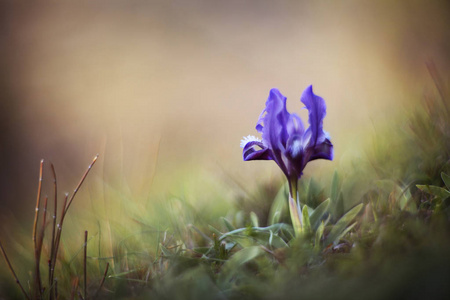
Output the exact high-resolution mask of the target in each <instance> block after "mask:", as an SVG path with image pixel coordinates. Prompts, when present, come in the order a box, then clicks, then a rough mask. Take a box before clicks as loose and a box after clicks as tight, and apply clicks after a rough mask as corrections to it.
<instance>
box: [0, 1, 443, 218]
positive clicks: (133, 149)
mask: <svg viewBox="0 0 450 300" xmlns="http://www.w3.org/2000/svg"><path fill="white" fill-rule="evenodd" d="M449 12H450V5H449V2H448V1H376V2H374V1H345V2H338V1H314V2H312V1H276V2H275V1H206V0H196V1H181V0H179V1H156V0H155V1H95V3H93V2H88V1H81V2H80V1H77V3H52V4H43V3H39V4H29V3H27V4H20V3H12V2H11V3H9V2H7V1H4V2H2V3H1V4H0V22H1V25H0V43H1V45H0V63H1V67H0V140H1V143H0V205H1V209H0V218H1V219H0V223H1V224H2V225H4V224H5V223H6V222H8V220H11V218H15V219H18V220H22V219H24V220H25V219H26V220H32V218H33V214H34V203H35V198H36V196H35V194H36V191H37V185H38V174H39V162H40V160H41V159H42V158H43V159H44V160H45V161H46V162H52V163H53V164H54V165H55V168H56V172H57V176H58V182H59V192H60V193H61V194H60V195H59V196H60V197H61V196H62V195H63V193H64V192H72V191H73V188H74V187H75V186H76V184H77V183H78V180H79V178H80V177H81V175H82V174H83V172H84V170H85V169H86V168H87V166H88V165H89V163H90V162H91V160H92V158H93V157H94V156H95V154H97V153H99V154H100V158H99V161H98V162H97V163H96V165H95V167H94V169H93V171H92V173H91V174H90V177H89V178H88V180H87V183H86V184H87V187H83V188H84V189H82V191H81V192H80V193H81V195H80V198H86V197H88V198H89V197H90V198H91V200H95V201H96V198H102V199H101V202H102V203H104V204H105V205H108V194H107V192H105V190H106V188H105V187H110V188H112V189H113V190H115V191H119V192H118V193H123V192H124V191H126V192H127V195H128V196H129V197H128V198H129V199H130V201H133V199H134V197H136V199H138V198H143V199H145V201H151V199H152V197H158V195H163V196H164V195H190V196H191V197H193V198H196V197H203V198H208V195H205V191H207V189H205V188H206V187H209V188H212V189H215V188H219V187H217V186H220V188H221V189H222V190H223V192H230V190H233V189H234V187H235V186H234V185H233V183H230V182H239V183H240V185H241V186H244V187H246V188H248V189H251V188H252V186H254V185H255V184H258V183H260V182H261V181H267V180H269V181H270V180H271V178H278V177H279V176H280V175H281V174H280V173H281V172H280V171H279V170H278V169H277V167H276V165H275V164H274V163H273V162H266V163H262V162H245V163H244V162H243V161H242V149H241V148H240V147H239V143H240V139H241V138H242V137H243V136H246V135H248V134H254V135H256V130H255V125H256V121H257V119H258V116H259V114H260V112H261V110H262V109H263V108H264V103H265V101H266V98H267V96H268V93H269V90H270V89H271V88H272V87H277V88H279V89H280V90H281V92H282V93H283V94H284V95H285V96H287V97H288V109H289V110H290V111H297V112H299V113H300V114H301V116H302V117H303V120H304V121H305V122H307V114H306V111H301V107H302V105H301V103H300V102H299V98H300V95H301V93H302V91H303V90H304V89H305V88H306V87H307V86H308V85H310V84H313V87H314V91H315V93H316V94H318V95H320V96H322V97H323V98H325V100H326V103H327V109H328V110H327V117H326V118H325V123H324V128H325V130H326V131H328V132H329V133H330V136H331V137H332V141H333V144H334V146H335V160H334V161H333V162H328V161H315V162H314V163H311V164H309V165H308V167H307V168H306V170H305V171H306V175H305V176H308V175H310V174H317V173H332V172H333V171H334V170H335V169H339V165H340V164H341V162H342V160H344V159H347V160H351V159H352V157H353V156H354V155H355V153H354V151H355V149H358V145H359V144H360V143H361V142H362V141H364V140H365V138H366V137H367V136H369V135H373V134H374V133H375V134H376V131H377V128H378V126H383V125H382V124H383V123H384V122H385V121H386V120H389V119H390V118H394V117H396V116H398V115H401V114H402V113H405V112H406V111H408V109H410V108H412V107H414V106H415V105H416V104H417V103H418V101H420V99H421V97H422V95H423V94H424V93H427V92H428V90H432V89H433V88H434V87H433V83H432V80H431V77H430V76H429V73H428V71H427V68H426V63H427V62H433V63H434V64H435V65H436V66H437V68H438V70H440V72H441V74H442V75H443V78H444V79H445V80H447V82H448V70H449V67H450V59H449V53H450V31H449V30H448V28H450V27H449V26H450V13H449ZM395 129H396V130H397V128H395ZM44 178H45V179H44V184H46V190H44V194H45V193H48V194H50V195H51V188H50V187H51V176H50V169H49V168H48V165H46V167H45V169H44ZM92 190H95V191H96V192H95V193H93V192H92ZM90 191H91V192H90ZM77 201H78V200H77ZM80 201H83V200H80ZM98 201H100V199H98ZM211 201H215V200H211Z"/></svg>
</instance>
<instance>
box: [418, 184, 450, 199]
mask: <svg viewBox="0 0 450 300" xmlns="http://www.w3.org/2000/svg"><path fill="white" fill-rule="evenodd" d="M416 186H417V188H418V189H420V190H421V191H423V192H426V193H428V194H430V195H434V196H437V197H440V198H441V199H446V198H447V197H450V192H449V191H447V190H446V189H444V188H441V187H438V186H434V185H421V184H417V185H416Z"/></svg>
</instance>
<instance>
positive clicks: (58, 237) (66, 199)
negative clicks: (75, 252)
mask: <svg viewBox="0 0 450 300" xmlns="http://www.w3.org/2000/svg"><path fill="white" fill-rule="evenodd" d="M97 158H98V154H97V155H96V156H95V157H94V159H93V160H92V162H91V164H90V165H89V167H88V169H87V170H86V172H85V173H84V174H83V176H82V177H81V180H80V182H79V183H78V185H77V187H76V188H75V190H74V192H73V194H72V197H70V200H69V194H68V193H66V195H65V197H64V203H63V206H62V209H61V219H60V221H59V223H58V224H57V225H56V227H57V232H56V236H55V242H54V252H53V256H52V258H51V262H50V263H51V267H52V271H51V281H52V282H53V278H54V274H55V264H56V258H57V256H58V250H59V244H60V241H61V233H62V226H63V223H64V218H65V216H66V213H67V211H68V209H69V206H70V204H71V203H72V201H73V199H74V198H75V195H76V193H77V192H78V190H79V189H80V187H81V185H82V184H83V182H84V180H85V179H86V176H87V175H88V174H89V171H90V170H91V168H92V166H93V165H94V163H95V162H96V161H97ZM55 177H56V176H55ZM55 181H56V180H55Z"/></svg>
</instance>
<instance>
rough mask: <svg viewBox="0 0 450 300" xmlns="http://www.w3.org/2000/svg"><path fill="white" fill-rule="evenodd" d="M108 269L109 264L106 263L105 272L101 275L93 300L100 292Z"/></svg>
mask: <svg viewBox="0 0 450 300" xmlns="http://www.w3.org/2000/svg"><path fill="white" fill-rule="evenodd" d="M108 269H109V262H107V263H106V268H105V272H104V273H103V278H102V281H101V282H100V285H99V287H98V289H97V291H96V292H95V294H94V299H95V298H97V295H98V293H100V290H101V289H102V287H103V284H104V283H105V280H106V275H108Z"/></svg>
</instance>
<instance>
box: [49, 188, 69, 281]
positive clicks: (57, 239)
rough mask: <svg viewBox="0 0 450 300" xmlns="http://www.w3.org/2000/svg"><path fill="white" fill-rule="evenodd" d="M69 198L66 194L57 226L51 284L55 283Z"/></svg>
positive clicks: (51, 260) (51, 263)
mask: <svg viewBox="0 0 450 300" xmlns="http://www.w3.org/2000/svg"><path fill="white" fill-rule="evenodd" d="M68 198H69V194H67V193H66V195H65V196H64V203H63V207H62V212H61V219H60V221H59V223H58V225H57V232H56V237H55V243H54V248H55V249H54V252H53V256H52V257H51V258H50V265H51V272H50V273H51V276H50V279H51V282H53V278H54V275H55V265H56V258H57V256H58V250H59V241H60V239H61V229H62V224H63V222H64V215H65V210H64V207H66V203H67V199H68Z"/></svg>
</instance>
